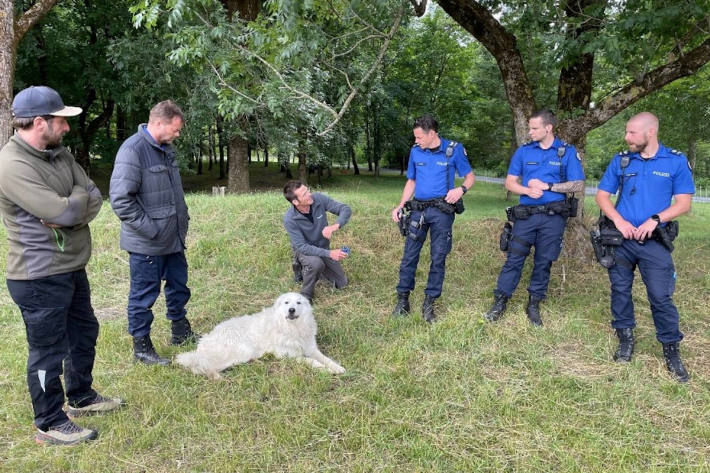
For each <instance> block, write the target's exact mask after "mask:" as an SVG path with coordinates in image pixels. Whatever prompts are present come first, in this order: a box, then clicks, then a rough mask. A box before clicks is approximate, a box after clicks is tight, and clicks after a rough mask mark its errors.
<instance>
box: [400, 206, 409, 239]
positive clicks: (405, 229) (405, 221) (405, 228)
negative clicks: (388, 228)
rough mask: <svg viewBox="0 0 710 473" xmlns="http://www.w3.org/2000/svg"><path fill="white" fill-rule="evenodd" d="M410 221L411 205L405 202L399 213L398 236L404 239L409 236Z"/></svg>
mask: <svg viewBox="0 0 710 473" xmlns="http://www.w3.org/2000/svg"><path fill="white" fill-rule="evenodd" d="M411 220H412V204H411V202H405V203H404V207H403V208H402V209H400V211H399V222H397V226H398V227H399V234H400V235H402V236H403V237H406V236H407V235H408V234H409V222H410V221H411Z"/></svg>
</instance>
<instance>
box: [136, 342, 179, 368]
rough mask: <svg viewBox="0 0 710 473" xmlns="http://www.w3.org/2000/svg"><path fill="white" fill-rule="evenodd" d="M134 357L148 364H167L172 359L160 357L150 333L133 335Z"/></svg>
mask: <svg viewBox="0 0 710 473" xmlns="http://www.w3.org/2000/svg"><path fill="white" fill-rule="evenodd" d="M133 358H134V359H135V360H136V361H140V362H141V363H145V364H146V365H162V366H167V365H169V364H170V360H168V359H167V358H161V357H159V356H158V354H157V353H156V352H155V347H153V342H152V341H151V339H150V335H146V336H145V337H133Z"/></svg>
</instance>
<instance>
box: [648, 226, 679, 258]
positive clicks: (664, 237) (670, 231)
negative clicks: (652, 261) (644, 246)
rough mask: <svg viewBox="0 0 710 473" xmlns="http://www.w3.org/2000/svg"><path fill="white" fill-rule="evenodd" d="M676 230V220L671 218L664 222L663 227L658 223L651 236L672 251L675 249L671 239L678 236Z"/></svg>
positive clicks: (677, 229)
mask: <svg viewBox="0 0 710 473" xmlns="http://www.w3.org/2000/svg"><path fill="white" fill-rule="evenodd" d="M678 231H679V228H678V222H677V221H676V220H672V221H670V222H668V223H666V226H665V227H661V226H660V225H659V226H657V227H656V228H655V230H653V234H652V235H651V238H653V239H655V240H657V241H658V242H659V243H661V244H662V245H663V246H665V247H666V248H668V251H670V252H671V253H672V252H673V250H674V249H675V247H674V246H673V240H675V239H676V237H677V236H678Z"/></svg>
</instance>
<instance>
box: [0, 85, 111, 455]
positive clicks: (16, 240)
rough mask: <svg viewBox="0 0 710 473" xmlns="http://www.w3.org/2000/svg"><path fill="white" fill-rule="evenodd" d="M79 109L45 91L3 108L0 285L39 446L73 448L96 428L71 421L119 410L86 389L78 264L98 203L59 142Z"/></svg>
mask: <svg viewBox="0 0 710 473" xmlns="http://www.w3.org/2000/svg"><path fill="white" fill-rule="evenodd" d="M81 111H82V110H81V108H79V107H67V106H65V105H64V102H62V99H61V97H60V96H59V94H58V93H57V92H56V91H55V90H53V89H51V88H49V87H45V86H37V87H29V88H27V89H24V90H22V91H21V92H20V93H18V94H17V95H16V96H15V100H14V101H13V102H12V115H13V119H12V125H13V127H14V128H15V134H14V135H13V136H12V137H11V138H10V141H8V142H7V144H5V146H3V148H2V150H0V212H1V213H2V217H3V223H4V224H5V227H6V228H7V239H8V246H9V254H8V257H7V287H8V290H9V292H10V295H11V296H12V299H13V300H14V301H15V303H16V304H17V306H18V307H19V308H20V311H21V313H22V318H23V320H24V322H25V327H26V334H27V344H28V350H29V358H28V361H27V385H28V387H29V391H30V397H31V398H32V407H33V409H34V419H35V420H34V424H35V426H36V427H37V434H36V436H35V439H36V441H37V442H38V443H48V444H59V445H72V444H75V443H79V442H82V441H86V440H92V439H95V438H96V437H97V435H98V434H97V432H96V431H95V430H92V429H87V428H82V427H80V426H78V425H76V424H74V422H72V420H71V419H70V418H73V417H78V416H82V415H87V414H93V413H98V412H106V411H110V410H113V409H116V408H117V407H119V406H120V404H121V400H120V399H111V398H106V397H104V396H101V395H100V394H99V393H97V392H96V391H94V390H93V389H92V386H91V385H92V382H93V378H92V374H91V372H92V369H93V366H94V358H95V355H96V350H95V347H96V339H97V337H98V334H99V323H98V321H97V320H96V317H95V316H94V310H93V308H92V306H91V298H90V288H89V281H88V279H87V276H86V270H85V266H86V263H87V262H88V261H89V257H90V256H91V235H90V233H89V226H88V224H89V222H90V221H91V220H92V219H93V218H94V217H95V216H96V215H97V214H98V213H99V210H100V209H101V203H102V199H101V193H100V192H99V190H98V188H97V187H96V185H95V184H94V183H93V182H92V181H91V179H89V178H88V177H87V176H86V173H85V172H84V170H83V169H82V168H81V167H80V166H79V165H78V164H77V163H76V161H75V160H74V156H72V155H71V153H69V151H68V150H67V149H66V148H64V147H63V146H62V145H61V141H62V137H63V136H64V134H65V133H66V132H68V131H69V124H68V123H67V120H66V118H65V117H73V116H76V115H79V114H80V113H81ZM62 365H63V367H62ZM62 368H63V369H62ZM62 373H63V374H64V382H65V383H66V397H67V399H68V403H67V406H66V409H65V410H63V409H62V408H63V406H64V399H65V395H64V388H63V387H62V382H61V379H60V376H61V375H62Z"/></svg>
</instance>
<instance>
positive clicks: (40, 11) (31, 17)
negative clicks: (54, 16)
mask: <svg viewBox="0 0 710 473" xmlns="http://www.w3.org/2000/svg"><path fill="white" fill-rule="evenodd" d="M55 3H57V0H38V1H37V3H35V4H34V5H32V7H31V8H30V9H29V10H27V11H26V12H24V13H23V14H22V16H21V17H19V18H17V19H16V20H15V44H17V43H19V42H20V40H21V39H22V38H23V37H24V36H25V34H26V33H27V32H28V31H29V29H30V28H32V27H33V26H34V25H35V24H37V22H38V21H39V20H41V19H42V17H43V16H44V15H46V14H47V12H48V11H49V10H51V9H52V7H53V6H54V4H55Z"/></svg>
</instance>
